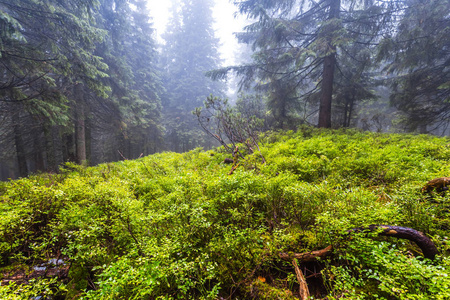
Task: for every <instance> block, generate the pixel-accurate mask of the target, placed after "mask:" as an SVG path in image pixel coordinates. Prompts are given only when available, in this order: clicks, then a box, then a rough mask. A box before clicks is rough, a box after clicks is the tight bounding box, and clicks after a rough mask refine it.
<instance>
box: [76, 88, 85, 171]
mask: <svg viewBox="0 0 450 300" xmlns="http://www.w3.org/2000/svg"><path fill="white" fill-rule="evenodd" d="M74 98H75V99H76V103H75V107H76V111H75V139H76V142H75V144H76V150H77V151H76V154H77V163H79V164H83V163H85V162H86V126H85V112H84V97H83V84H81V83H78V84H76V85H75V88H74Z"/></svg>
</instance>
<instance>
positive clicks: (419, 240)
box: [349, 225, 439, 260]
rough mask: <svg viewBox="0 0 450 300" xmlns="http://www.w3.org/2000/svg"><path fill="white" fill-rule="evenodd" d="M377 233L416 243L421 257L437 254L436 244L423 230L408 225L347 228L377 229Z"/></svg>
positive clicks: (358, 230) (433, 256)
mask: <svg viewBox="0 0 450 300" xmlns="http://www.w3.org/2000/svg"><path fill="white" fill-rule="evenodd" d="M378 230H380V232H379V235H382V236H392V237H396V238H399V239H406V240H409V241H412V242H414V243H416V244H417V246H418V247H419V248H420V250H422V254H423V257H425V258H429V259H431V260H434V258H435V257H436V255H437V254H439V251H438V249H437V248H436V245H435V244H434V243H433V241H432V240H431V239H430V238H429V237H427V236H426V235H425V234H424V233H423V232H420V231H417V230H415V229H412V228H408V227H401V226H390V225H369V226H368V227H359V228H354V229H351V230H349V232H365V231H370V232H373V231H378Z"/></svg>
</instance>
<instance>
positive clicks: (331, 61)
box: [318, 0, 341, 128]
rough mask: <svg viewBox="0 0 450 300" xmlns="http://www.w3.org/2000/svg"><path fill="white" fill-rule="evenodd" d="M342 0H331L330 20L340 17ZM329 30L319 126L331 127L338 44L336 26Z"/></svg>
mask: <svg viewBox="0 0 450 300" xmlns="http://www.w3.org/2000/svg"><path fill="white" fill-rule="evenodd" d="M340 8H341V0H330V16H329V20H332V19H337V18H339V10H340ZM330 30H331V31H330V32H328V35H329V36H328V47H329V51H331V53H330V54H329V55H327V56H325V58H324V60H323V75H322V90H321V92H322V94H321V97H320V106H319V125H318V126H319V127H324V128H330V127H331V100H332V97H333V82H334V68H335V65H336V45H334V44H333V42H332V39H333V34H334V28H333V27H330Z"/></svg>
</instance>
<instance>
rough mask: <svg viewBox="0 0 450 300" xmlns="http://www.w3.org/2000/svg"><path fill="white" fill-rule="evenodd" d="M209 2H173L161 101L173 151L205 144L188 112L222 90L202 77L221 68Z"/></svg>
mask: <svg viewBox="0 0 450 300" xmlns="http://www.w3.org/2000/svg"><path fill="white" fill-rule="evenodd" d="M212 5H213V3H212V2H211V1H209V0H181V1H180V2H179V3H177V2H174V4H173V7H172V14H173V16H172V19H171V22H170V24H169V31H168V32H167V34H166V35H165V37H164V38H165V45H164V46H163V50H162V55H163V59H162V64H161V65H162V68H163V70H164V84H165V90H166V93H165V95H164V99H163V107H164V125H165V127H166V143H167V144H168V148H169V149H170V150H174V151H186V150H189V149H192V148H194V147H198V146H204V145H205V139H204V135H203V133H202V131H201V130H200V128H198V126H197V124H196V121H195V119H194V117H193V115H192V113H191V111H193V110H194V109H195V108H196V107H199V106H201V105H202V104H203V101H205V100H206V98H207V97H208V96H209V95H210V94H214V95H221V94H222V93H223V87H222V85H221V84H220V83H218V82H214V81H212V80H211V79H209V78H206V77H205V73H206V72H207V71H210V70H213V69H216V68H218V67H219V65H220V60H219V54H218V50H217V48H218V44H219V41H218V39H217V38H215V36H214V29H213V18H212Z"/></svg>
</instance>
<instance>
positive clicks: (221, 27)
mask: <svg viewBox="0 0 450 300" xmlns="http://www.w3.org/2000/svg"><path fill="white" fill-rule="evenodd" d="M211 1H214V2H215V3H216V4H215V7H214V11H213V17H214V18H215V20H216V24H215V30H216V37H218V38H220V41H221V44H222V45H221V47H220V53H221V57H222V59H223V60H224V61H223V64H224V65H233V64H234V63H235V60H234V54H235V49H236V48H237V41H236V39H235V37H234V36H233V32H238V31H242V27H243V26H244V20H243V18H242V17H240V18H238V19H236V18H235V17H234V13H235V11H236V7H235V6H234V5H233V4H232V3H230V2H229V1H228V0H211ZM170 5H171V0H148V7H149V9H150V15H151V16H152V18H153V23H154V26H155V28H156V30H157V34H158V36H160V35H161V34H162V33H163V32H164V30H165V27H166V24H167V21H168V19H169V7H170Z"/></svg>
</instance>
